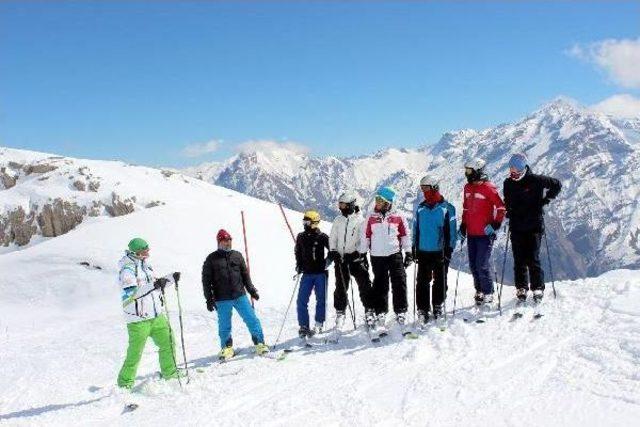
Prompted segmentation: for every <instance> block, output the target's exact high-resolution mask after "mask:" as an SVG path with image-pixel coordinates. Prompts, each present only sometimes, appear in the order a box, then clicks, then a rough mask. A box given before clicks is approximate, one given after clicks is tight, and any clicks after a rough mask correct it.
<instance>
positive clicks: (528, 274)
mask: <svg viewBox="0 0 640 427" xmlns="http://www.w3.org/2000/svg"><path fill="white" fill-rule="evenodd" d="M561 188H562V184H561V183H560V181H558V180H557V179H555V178H551V177H548V176H544V175H536V174H534V173H533V172H531V168H530V167H529V165H528V164H527V158H526V156H525V155H524V154H520V153H519V154H514V155H513V156H512V157H511V159H510V160H509V178H507V179H505V181H504V189H503V192H504V202H505V206H506V208H507V218H509V231H510V233H511V248H512V251H513V265H514V267H513V269H514V280H515V285H516V296H517V298H518V301H519V303H523V302H524V301H526V299H527V291H528V290H529V289H528V288H529V282H530V283H531V291H532V293H533V299H534V302H540V301H541V300H542V296H543V294H544V271H543V270H542V266H541V265H540V244H541V241H542V235H543V234H544V232H545V230H544V206H546V205H548V204H549V202H550V201H551V200H552V199H555V198H556V196H557V195H558V194H559V193H560V190H561Z"/></svg>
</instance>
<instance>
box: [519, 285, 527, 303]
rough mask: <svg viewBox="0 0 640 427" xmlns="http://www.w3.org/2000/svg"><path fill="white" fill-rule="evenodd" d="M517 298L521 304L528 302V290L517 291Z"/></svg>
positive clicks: (520, 289)
mask: <svg viewBox="0 0 640 427" xmlns="http://www.w3.org/2000/svg"><path fill="white" fill-rule="evenodd" d="M516 298H518V302H519V303H523V302H525V301H526V300H527V288H518V289H517V290H516Z"/></svg>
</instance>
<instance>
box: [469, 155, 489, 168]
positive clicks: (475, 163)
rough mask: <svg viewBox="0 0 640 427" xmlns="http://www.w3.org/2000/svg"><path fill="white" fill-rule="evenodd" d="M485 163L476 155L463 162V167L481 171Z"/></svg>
mask: <svg viewBox="0 0 640 427" xmlns="http://www.w3.org/2000/svg"><path fill="white" fill-rule="evenodd" d="M486 165H487V162H485V161H484V160H482V159H481V158H480V157H476V158H473V159H471V160H468V161H467V162H466V163H465V164H464V167H465V168H467V169H473V170H474V171H481V170H483V169H484V167H485V166H486Z"/></svg>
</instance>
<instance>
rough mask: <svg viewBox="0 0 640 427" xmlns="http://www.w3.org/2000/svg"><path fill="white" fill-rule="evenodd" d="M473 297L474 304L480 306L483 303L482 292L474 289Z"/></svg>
mask: <svg viewBox="0 0 640 427" xmlns="http://www.w3.org/2000/svg"><path fill="white" fill-rule="evenodd" d="M474 299H475V301H476V306H478V307H480V306H481V305H482V304H483V303H484V294H483V293H482V292H480V291H476V296H475V297H474Z"/></svg>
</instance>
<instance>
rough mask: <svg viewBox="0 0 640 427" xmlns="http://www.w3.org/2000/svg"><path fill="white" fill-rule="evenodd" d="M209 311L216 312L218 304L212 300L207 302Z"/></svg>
mask: <svg viewBox="0 0 640 427" xmlns="http://www.w3.org/2000/svg"><path fill="white" fill-rule="evenodd" d="M207 310H209V311H215V310H216V302H215V301H214V300H212V299H210V300H207Z"/></svg>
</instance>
